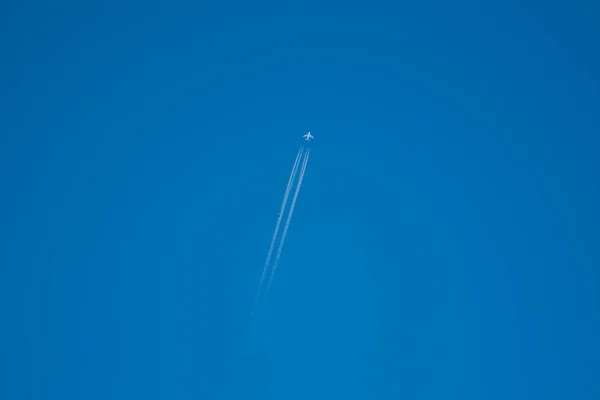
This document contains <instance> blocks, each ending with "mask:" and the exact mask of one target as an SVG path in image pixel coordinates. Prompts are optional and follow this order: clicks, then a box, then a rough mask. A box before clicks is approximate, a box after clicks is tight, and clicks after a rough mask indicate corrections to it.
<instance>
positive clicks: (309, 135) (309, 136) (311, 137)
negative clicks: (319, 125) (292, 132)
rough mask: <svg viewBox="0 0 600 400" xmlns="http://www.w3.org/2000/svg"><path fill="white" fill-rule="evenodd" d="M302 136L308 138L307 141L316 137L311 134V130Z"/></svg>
mask: <svg viewBox="0 0 600 400" xmlns="http://www.w3.org/2000/svg"><path fill="white" fill-rule="evenodd" d="M302 137H303V138H306V141H310V139H314V138H315V137H314V136H313V135H311V134H310V132H308V133H307V134H306V135H303V136H302Z"/></svg>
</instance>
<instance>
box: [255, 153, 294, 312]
mask: <svg viewBox="0 0 600 400" xmlns="http://www.w3.org/2000/svg"><path fill="white" fill-rule="evenodd" d="M303 151H304V148H302V147H301V148H300V150H298V154H297V155H296V161H294V166H293V167H292V172H291V173H290V178H289V180H288V183H287V186H286V188H285V194H284V195H283V201H282V202H281V209H280V210H279V216H278V217H277V224H276V225H275V232H273V238H272V239H271V245H270V246H269V252H268V253H267V260H266V261H265V266H264V268H263V272H262V276H261V277H260V284H259V285H258V292H257V293H256V299H255V300H254V309H253V311H252V312H253V313H254V312H255V311H256V306H257V304H258V299H259V297H260V291H261V289H262V285H263V283H264V280H265V276H266V274H267V268H268V267H269V263H270V262H271V256H272V255H273V249H274V248H275V240H276V239H277V234H278V233H279V227H280V226H281V218H282V217H283V212H284V210H285V206H286V204H287V201H288V198H289V197H290V192H291V189H292V184H293V182H294V178H295V177H296V172H297V171H298V165H299V164H300V157H302V153H303Z"/></svg>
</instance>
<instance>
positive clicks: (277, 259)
mask: <svg viewBox="0 0 600 400" xmlns="http://www.w3.org/2000/svg"><path fill="white" fill-rule="evenodd" d="M309 156H310V149H308V150H307V151H306V155H305V156H304V160H303V162H302V169H301V170H300V176H299V178H298V185H297V186H296V192H295V193H294V199H293V200H292V205H291V206H290V211H289V213H288V216H287V220H286V221H285V226H284V227H283V233H282V234H281V241H280V242H279V247H278V248H277V255H276V256H275V263H274V264H273V268H272V269H271V276H270V277H269V283H268V284H267V289H266V294H265V295H268V294H269V290H270V289H271V283H272V282H273V277H274V276H275V270H276V269H277V264H279V258H280V257H281V251H282V250H283V244H284V243H285V237H286V236H287V232H288V228H289V227H290V221H291V220H292V214H293V213H294V207H295V206H296V200H297V199H298V194H299V193H300V186H302V180H303V179H304V171H306V165H307V164H308V157H309Z"/></svg>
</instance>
